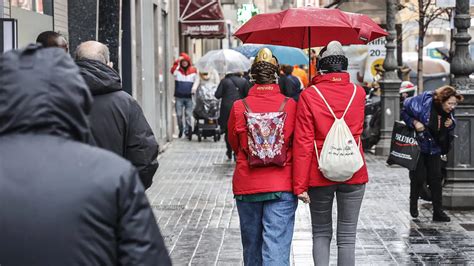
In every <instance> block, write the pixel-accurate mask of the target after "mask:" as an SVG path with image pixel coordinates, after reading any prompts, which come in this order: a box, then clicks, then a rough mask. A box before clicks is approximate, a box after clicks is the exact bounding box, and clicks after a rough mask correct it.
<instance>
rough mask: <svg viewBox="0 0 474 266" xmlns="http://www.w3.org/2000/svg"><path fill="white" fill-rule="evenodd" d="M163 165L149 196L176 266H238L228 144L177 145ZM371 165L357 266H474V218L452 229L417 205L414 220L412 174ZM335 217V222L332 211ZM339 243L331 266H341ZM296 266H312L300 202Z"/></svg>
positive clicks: (459, 220) (370, 160) (463, 218)
mask: <svg viewBox="0 0 474 266" xmlns="http://www.w3.org/2000/svg"><path fill="white" fill-rule="evenodd" d="M159 161H160V168H159V169H158V172H157V175H156V176H155V179H154V183H153V186H152V187H151V188H150V189H149V190H148V196H149V199H150V203H151V204H152V206H153V209H154V211H155V214H156V217H157V220H158V224H159V225H160V228H161V230H162V233H163V235H164V237H165V241H166V244H167V247H168V249H169V252H170V253H171V257H172V260H173V263H174V265H188V264H192V265H241V264H242V253H241V252H242V251H241V250H242V246H241V243H240V231H239V218H238V214H237V209H236V207H235V203H234V200H233V194H232V184H231V181H232V172H233V167H234V165H233V163H231V162H229V161H227V159H226V157H225V145H224V143H223V142H219V143H214V142H212V141H203V142H202V143H198V142H196V141H193V142H189V141H187V140H175V141H174V142H173V143H172V145H171V146H170V147H169V148H168V149H167V150H166V152H165V153H163V154H162V155H161V156H160V158H159ZM367 164H368V167H369V175H370V181H369V184H368V185H367V189H366V194H365V197H364V201H363V204H362V209H361V215H360V219H359V226H358V232H357V242H356V264H357V265H440V264H443V265H474V211H447V213H448V214H449V215H450V216H451V219H452V221H451V222H450V223H434V222H432V221H431V204H430V203H428V202H424V201H421V200H420V204H419V206H420V216H419V218H418V219H414V220H413V219H412V218H411V217H410V214H409V211H408V203H409V200H408V195H409V179H408V172H407V171H406V170H405V169H402V168H390V167H387V166H386V165H385V163H384V158H380V157H376V156H373V155H370V154H369V155H367ZM473 193H474V192H473ZM333 216H334V218H333V220H334V221H335V220H336V212H335V211H334V213H333ZM334 231H335V230H334ZM334 233H335V232H334ZM335 239H336V238H335V235H334V237H333V241H332V242H333V243H332V247H331V265H336V262H337V261H336V255H337V247H336V245H335ZM291 263H292V265H313V264H312V240H311V221H310V216H309V209H308V206H307V205H304V204H302V203H301V202H300V204H299V206H298V210H297V215H296V224H295V233H294V238H293V246H292V254H291Z"/></svg>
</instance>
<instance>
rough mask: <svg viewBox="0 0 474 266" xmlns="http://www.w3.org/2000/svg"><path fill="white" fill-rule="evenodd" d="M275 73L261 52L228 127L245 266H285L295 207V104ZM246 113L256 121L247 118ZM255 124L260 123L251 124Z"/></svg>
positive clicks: (274, 63) (271, 60) (276, 69)
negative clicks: (259, 163) (258, 164)
mask: <svg viewBox="0 0 474 266" xmlns="http://www.w3.org/2000/svg"><path fill="white" fill-rule="evenodd" d="M278 72H279V66H278V62H277V60H276V58H275V57H273V55H272V53H271V51H270V50H269V49H268V48H263V49H261V50H260V51H259V53H258V56H257V58H256V59H255V62H254V63H253V64H252V68H251V71H250V73H251V74H250V75H251V78H252V79H253V80H254V81H255V85H254V86H253V87H252V88H251V89H250V91H249V93H248V96H247V97H246V98H245V99H242V100H237V101H236V102H235V103H234V105H233V106H232V109H231V111H230V116H229V122H228V127H227V128H228V137H229V142H230V145H231V147H232V149H233V150H234V152H235V153H236V157H237V162H236V166H235V171H234V175H233V180H232V189H233V192H234V195H235V199H236V205H237V210H238V213H239V219H240V231H241V236H242V246H243V257H244V264H245V265H289V258H290V247H291V241H292V236H293V228H294V221H295V211H296V207H297V204H298V203H297V199H296V196H295V195H294V194H293V189H292V183H293V178H292V172H291V169H292V161H291V158H292V147H291V145H290V144H291V139H292V138H293V130H294V121H295V114H296V102H295V101H294V100H293V99H291V98H289V97H285V96H284V95H283V94H282V93H281V92H280V87H279V86H278V84H276V83H277V80H278ZM249 114H253V115H252V117H254V118H252V119H249V117H250V116H248V115H249ZM272 115H277V116H278V117H272ZM269 116H270V117H271V118H269ZM257 117H259V118H257ZM257 120H260V121H262V123H261V124H258V125H257V124H253V122H257ZM263 120H265V122H263ZM270 120H271V121H270ZM257 128H260V129H261V130H260V131H259V130H257ZM277 128H278V129H277ZM276 132H280V133H282V134H281V135H280V134H277V133H276ZM254 133H255V134H256V135H254ZM256 154H258V155H256ZM256 157H259V159H256ZM262 157H263V159H262ZM276 157H277V158H279V164H278V165H276V164H270V165H265V166H261V167H255V166H251V163H252V162H257V161H258V160H264V161H269V160H270V161H271V160H272V159H275V158H276Z"/></svg>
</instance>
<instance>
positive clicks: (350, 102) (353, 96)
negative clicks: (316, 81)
mask: <svg viewBox="0 0 474 266" xmlns="http://www.w3.org/2000/svg"><path fill="white" fill-rule="evenodd" d="M353 85H354V92H353V93H352V97H351V99H350V100H349V104H347V107H346V109H345V110H344V114H342V117H341V118H340V119H344V117H345V116H346V113H347V111H348V110H349V107H350V106H351V105H352V102H353V101H354V98H355V95H356V92H357V87H356V85H355V84H353ZM311 87H313V88H314V89H315V90H316V92H317V93H318V94H319V96H320V97H321V99H323V101H324V103H325V104H326V106H327V107H328V109H329V112H331V114H332V116H333V117H334V119H336V120H338V118H337V116H336V114H334V111H333V110H332V109H331V106H329V103H328V102H327V101H326V98H324V96H323V94H322V93H321V91H320V90H319V89H318V88H317V87H316V86H314V85H313V86H311Z"/></svg>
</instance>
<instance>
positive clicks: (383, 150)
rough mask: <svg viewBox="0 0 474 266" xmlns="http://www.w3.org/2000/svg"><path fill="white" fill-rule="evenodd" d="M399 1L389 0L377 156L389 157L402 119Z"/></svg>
mask: <svg viewBox="0 0 474 266" xmlns="http://www.w3.org/2000/svg"><path fill="white" fill-rule="evenodd" d="M397 5H398V1H397V0H387V22H386V24H387V32H388V34H389V35H388V36H387V37H386V39H387V44H386V45H385V47H386V48H387V52H386V55H385V60H384V63H383V68H384V70H385V71H384V74H383V77H382V80H381V81H380V82H379V83H380V87H381V88H382V112H383V113H382V127H381V130H380V131H381V135H380V142H379V143H378V144H377V146H376V148H375V154H376V155H383V156H387V155H388V154H389V152H390V143H391V139H392V130H393V124H394V122H395V121H397V120H399V119H400V94H399V93H400V84H401V82H402V81H401V80H400V79H399V78H398V75H397V60H396V58H395V47H396V45H395V38H396V36H397V31H396V29H395V15H396V14H397V10H398V9H397Z"/></svg>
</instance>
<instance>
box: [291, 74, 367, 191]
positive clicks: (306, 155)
mask: <svg viewBox="0 0 474 266" xmlns="http://www.w3.org/2000/svg"><path fill="white" fill-rule="evenodd" d="M313 84H315V85H316V87H317V88H318V89H319V90H320V91H321V93H322V94H323V96H324V98H326V100H327V101H328V103H329V105H330V106H331V108H332V109H333V111H334V113H335V114H336V116H337V117H338V118H340V117H341V116H342V114H343V113H344V110H345V109H346V107H347V104H348V103H349V100H350V98H351V96H352V93H353V92H354V87H353V84H352V83H350V77H349V74H348V73H330V74H324V75H318V76H316V77H314V79H313ZM364 107H365V91H364V89H363V88H362V87H360V86H357V92H356V96H355V98H354V101H353V102H352V105H351V106H350V108H349V110H348V112H347V114H346V116H345V119H344V120H345V121H346V124H347V126H348V127H349V128H350V130H351V132H352V134H353V136H354V139H355V140H356V141H359V138H360V135H361V133H362V130H363V125H364ZM333 123H334V117H333V116H332V115H331V113H330V112H329V110H328V108H327V106H326V104H325V103H324V102H323V100H322V99H321V97H320V96H319V95H318V94H317V92H316V91H315V90H314V88H312V87H308V88H307V89H305V90H304V91H303V93H301V96H300V99H299V101H298V111H297V114H296V126H295V139H294V141H293V165H294V167H293V180H294V183H293V190H294V193H295V194H296V195H299V194H301V193H302V192H305V191H307V190H308V188H309V187H321V186H330V185H334V184H338V183H337V182H333V181H330V180H328V179H326V178H325V177H324V176H323V175H322V174H321V172H320V171H319V169H318V162H317V160H316V152H315V149H314V142H313V141H314V140H316V143H317V145H318V150H319V152H321V149H322V147H323V143H324V140H325V138H326V135H327V133H328V132H329V129H330V128H331V126H332V124H333ZM360 151H361V154H362V156H364V153H363V150H362V146H361V147H360ZM364 160H365V159H364ZM367 181H368V174H367V167H366V165H365V164H364V166H362V168H361V169H360V170H359V171H358V172H356V173H355V174H354V176H353V177H352V178H351V179H349V180H348V181H346V182H344V183H346V184H365V183H367Z"/></svg>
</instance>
